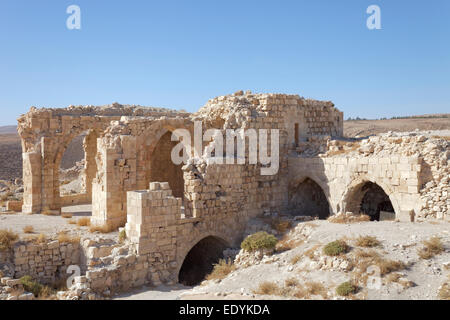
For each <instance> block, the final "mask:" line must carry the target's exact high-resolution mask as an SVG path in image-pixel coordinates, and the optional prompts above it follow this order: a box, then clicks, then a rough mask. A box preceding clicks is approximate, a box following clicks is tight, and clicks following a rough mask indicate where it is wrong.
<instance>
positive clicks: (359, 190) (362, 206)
mask: <svg viewBox="0 0 450 320" xmlns="http://www.w3.org/2000/svg"><path fill="white" fill-rule="evenodd" d="M347 211H350V212H353V213H360V214H366V215H368V216H370V220H371V221H379V220H380V218H383V219H392V218H393V217H395V210H394V207H393V205H392V202H391V200H390V199H389V196H388V195H387V194H386V192H385V191H384V190H383V188H381V187H380V186H379V185H378V184H376V183H374V182H370V181H367V182H364V183H361V184H360V185H359V186H357V187H355V188H354V190H351V191H350V193H349V196H348V199H347ZM380 213H383V215H385V216H384V217H381V216H380Z"/></svg>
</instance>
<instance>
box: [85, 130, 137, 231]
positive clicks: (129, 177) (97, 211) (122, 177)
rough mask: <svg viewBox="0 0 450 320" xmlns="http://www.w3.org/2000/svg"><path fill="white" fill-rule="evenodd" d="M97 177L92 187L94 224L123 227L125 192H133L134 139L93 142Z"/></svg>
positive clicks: (134, 177) (134, 188) (125, 137)
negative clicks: (95, 150) (94, 143)
mask: <svg viewBox="0 0 450 320" xmlns="http://www.w3.org/2000/svg"><path fill="white" fill-rule="evenodd" d="M97 150H98V153H97V168H98V171H97V176H96V178H95V180H94V183H93V185H92V188H93V189H92V204H93V205H92V219H91V223H92V224H94V225H106V224H107V225H108V226H110V227H112V228H117V227H120V226H124V225H125V223H126V221H127V220H126V219H127V194H126V192H127V191H130V190H136V137H132V136H120V137H116V138H114V141H109V140H108V138H102V139H98V140H97Z"/></svg>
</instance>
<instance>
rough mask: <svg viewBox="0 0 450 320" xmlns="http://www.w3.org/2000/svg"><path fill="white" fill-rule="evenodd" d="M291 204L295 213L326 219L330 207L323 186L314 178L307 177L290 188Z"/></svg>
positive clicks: (292, 211)
mask: <svg viewBox="0 0 450 320" xmlns="http://www.w3.org/2000/svg"><path fill="white" fill-rule="evenodd" d="M289 206H290V208H291V213H292V214H295V215H305V216H315V217H319V219H326V218H328V216H329V215H330V207H329V204H328V200H327V197H326V196H325V193H324V191H323V190H322V188H321V187H320V186H319V185H318V184H317V183H316V182H315V181H314V180H312V179H310V178H306V179H304V180H303V181H302V182H300V183H299V184H297V185H296V186H294V187H292V188H291V189H290V190H289Z"/></svg>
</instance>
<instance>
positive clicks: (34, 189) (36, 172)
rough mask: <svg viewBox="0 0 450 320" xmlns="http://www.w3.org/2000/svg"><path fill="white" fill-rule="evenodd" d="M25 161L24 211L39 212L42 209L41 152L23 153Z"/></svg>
mask: <svg viewBox="0 0 450 320" xmlns="http://www.w3.org/2000/svg"><path fill="white" fill-rule="evenodd" d="M22 159H23V160H22V161H23V188H24V192H23V206H22V212H23V213H28V214H32V213H39V212H40V211H41V205H42V198H41V178H42V175H41V169H42V163H41V161H42V158H41V153H40V152H24V153H22Z"/></svg>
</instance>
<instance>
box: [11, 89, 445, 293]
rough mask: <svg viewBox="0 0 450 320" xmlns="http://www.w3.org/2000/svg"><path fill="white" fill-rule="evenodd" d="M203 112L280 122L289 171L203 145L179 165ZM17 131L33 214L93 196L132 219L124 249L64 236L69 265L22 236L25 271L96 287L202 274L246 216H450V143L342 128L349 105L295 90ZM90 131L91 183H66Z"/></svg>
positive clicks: (126, 223)
mask: <svg viewBox="0 0 450 320" xmlns="http://www.w3.org/2000/svg"><path fill="white" fill-rule="evenodd" d="M195 121H201V123H202V128H203V131H205V130H207V129H209V128H214V129H220V130H221V131H222V132H223V133H224V134H223V136H226V134H225V132H226V130H227V129H250V128H253V129H256V130H258V129H278V130H279V170H278V171H277V173H276V174H274V175H262V174H261V167H264V166H263V165H261V164H260V163H257V164H250V163H249V161H245V163H244V164H238V163H237V161H234V163H233V164H227V163H225V162H224V164H217V163H211V162H210V161H209V159H208V158H207V157H206V156H205V154H203V155H202V156H201V157H200V158H197V159H195V160H196V161H193V159H190V160H189V161H188V163H187V164H185V165H183V164H181V165H175V164H174V163H173V162H172V161H171V152H172V149H173V148H174V146H175V145H177V144H178V143H179V142H177V141H172V140H171V136H172V132H173V131H174V130H176V129H180V128H183V129H186V130H188V131H189V132H191V133H192V137H194V122H195ZM18 132H19V135H20V137H21V139H22V148H23V183H24V196H23V206H22V212H23V213H27V214H40V213H52V214H60V212H61V208H62V207H64V206H68V205H77V204H92V216H91V225H98V226H107V227H108V228H110V229H111V230H117V229H119V228H124V229H123V230H125V233H126V241H125V244H124V245H122V246H119V247H118V246H114V245H111V246H108V244H107V243H105V244H93V243H90V242H89V240H88V241H87V243H86V241H85V242H84V243H82V244H80V246H79V247H77V246H75V245H74V246H73V248H71V249H70V250H71V252H72V254H71V255H69V254H68V253H67V250H69V249H68V248H66V249H64V250H62V249H61V248H59V249H58V248H56V247H55V248H56V249H54V250H55V252H54V255H60V256H59V258H55V259H54V261H58V263H59V264H58V263H56V264H55V265H50V266H49V265H48V264H47V265H45V264H44V266H42V265H41V264H39V263H38V262H35V263H33V264H29V263H28V261H29V260H30V259H32V258H31V257H32V256H33V252H32V251H30V250H29V248H28V247H27V246H26V245H25V247H24V248H21V249H20V250H19V249H18V250H14V251H11V253H10V255H11V256H10V257H9V259H10V261H14V263H13V264H14V267H15V277H16V278H17V276H21V275H25V274H30V275H33V276H36V277H41V278H45V277H49V278H51V277H57V276H58V274H59V273H61V274H62V273H63V272H65V269H66V268H67V265H68V264H78V265H81V266H82V276H81V277H79V278H81V279H82V280H79V282H80V283H81V284H82V288H89V289H90V290H92V291H94V292H103V291H104V290H105V288H106V287H107V288H108V289H109V290H113V291H123V290H127V289H129V288H131V287H136V286H139V285H143V284H152V285H157V284H160V283H168V284H172V283H176V282H178V281H180V282H181V281H184V282H186V283H196V281H199V280H202V279H201V276H204V274H203V275H200V276H199V275H198V273H199V270H200V271H201V269H202V268H204V269H207V268H208V264H209V265H210V264H211V261H214V260H215V259H216V258H217V255H218V253H220V252H221V251H222V250H223V249H224V248H227V247H231V246H239V243H240V242H241V241H242V239H243V232H244V228H245V225H246V223H247V222H248V220H249V219H251V218H254V217H257V216H264V215H265V214H267V213H273V212H276V213H279V214H286V215H294V216H302V215H307V216H316V217H317V218H318V219H326V218H328V217H330V216H333V215H338V214H345V213H348V212H352V213H354V214H360V213H365V214H367V215H369V216H370V217H371V219H372V220H400V221H408V222H410V221H414V220H415V219H418V218H421V219H426V218H433V219H441V220H444V221H445V220H449V217H450V202H449V198H448V186H449V181H448V180H449V157H450V151H449V148H448V141H446V140H443V139H442V140H439V139H431V138H427V137H424V136H423V135H420V134H419V133H418V134H414V133H411V134H404V135H402V134H391V133H388V134H383V135H379V136H373V137H367V138H360V139H348V138H344V136H343V113H342V112H341V111H339V110H338V109H336V108H335V106H334V104H333V103H332V102H328V101H316V100H310V99H305V98H302V97H299V96H298V95H285V94H252V93H251V92H246V93H244V92H237V93H235V94H233V95H228V96H220V97H217V98H214V99H211V100H210V101H208V102H207V104H206V105H205V106H204V107H202V108H201V109H200V110H199V111H198V112H195V113H187V112H178V111H173V110H168V109H159V108H144V107H139V106H125V105H119V104H113V105H110V106H104V107H92V106H85V107H83V106H77V107H73V106H71V107H69V108H66V109H45V108H43V109H36V108H32V109H31V110H30V111H29V112H28V113H27V114H25V115H23V116H21V117H20V118H19V119H18ZM83 133H84V141H83V148H84V152H85V162H84V169H83V171H82V174H83V180H82V181H83V188H82V192H81V193H79V194H71V195H61V194H60V179H59V173H60V163H61V159H62V157H63V154H64V152H65V150H66V148H67V147H68V145H69V144H70V143H71V141H72V140H73V139H74V138H75V137H77V136H79V135H80V134H83ZM246 141H248V140H246ZM267 141H268V143H270V141H271V140H270V138H269V139H267ZM208 143H209V145H208ZM214 143H215V142H214V141H212V140H211V141H209V142H203V147H204V148H211V146H214ZM268 150H269V151H270V147H269V148H268ZM245 156H246V160H248V145H246V153H245ZM120 230H122V229H120ZM58 250H59V251H58ZM61 250H62V251H61ZM83 250H84V251H83ZM121 252H122V253H123V252H125V253H123V254H121ZM114 254H115V255H114ZM110 255H111V257H113V258H111V259H109V260H108V259H106V258H105V257H108V256H110ZM3 259H8V257H5V256H3ZM67 260H70V261H69V262H68V261H67ZM200 273H201V272H200Z"/></svg>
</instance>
